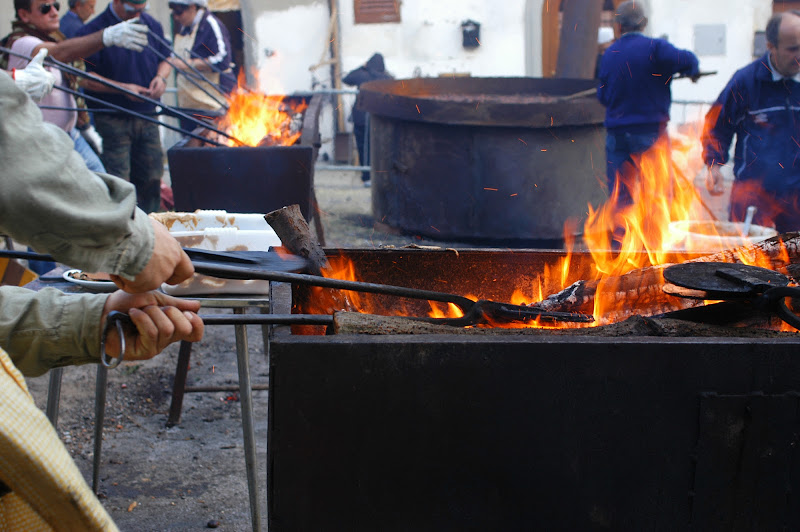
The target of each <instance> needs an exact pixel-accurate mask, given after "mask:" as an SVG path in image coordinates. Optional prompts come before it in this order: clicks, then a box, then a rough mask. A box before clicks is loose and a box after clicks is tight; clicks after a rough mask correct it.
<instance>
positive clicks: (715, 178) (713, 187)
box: [706, 164, 725, 196]
mask: <svg viewBox="0 0 800 532" xmlns="http://www.w3.org/2000/svg"><path fill="white" fill-rule="evenodd" d="M706 189H708V192H709V193H710V194H711V195H712V196H721V195H722V194H723V193H724V192H725V178H724V177H722V171H721V170H720V169H719V166H717V165H716V164H712V165H710V166H709V167H708V173H707V174H706Z"/></svg>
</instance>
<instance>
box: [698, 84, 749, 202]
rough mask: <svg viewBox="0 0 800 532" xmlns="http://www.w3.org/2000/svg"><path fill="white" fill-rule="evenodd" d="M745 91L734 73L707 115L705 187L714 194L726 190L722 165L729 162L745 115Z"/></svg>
mask: <svg viewBox="0 0 800 532" xmlns="http://www.w3.org/2000/svg"><path fill="white" fill-rule="evenodd" d="M742 90H743V89H742V88H741V87H738V84H737V83H736V77H735V76H734V77H733V79H731V81H730V82H728V85H727V86H726V87H725V89H723V91H722V92H721V93H720V95H719V97H718V98H717V101H716V102H715V103H714V105H713V106H712V107H711V109H710V110H709V111H708V113H707V114H706V118H705V124H704V126H703V133H702V137H701V141H702V143H703V162H705V164H706V167H707V168H708V173H707V175H706V188H707V189H708V191H709V192H711V193H712V194H713V195H715V196H718V195H721V194H722V192H723V178H722V172H721V171H720V166H722V165H724V164H725V163H727V162H728V153H729V152H730V147H731V142H732V141H733V136H734V134H735V133H736V124H737V123H738V121H739V120H740V118H741V117H742V116H743V114H744V109H743V107H742V104H741V102H742V101H744V97H743V95H742V92H741V91H742Z"/></svg>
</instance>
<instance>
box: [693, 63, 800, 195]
mask: <svg viewBox="0 0 800 532" xmlns="http://www.w3.org/2000/svg"><path fill="white" fill-rule="evenodd" d="M734 134H735V135H736V149H735V150H734V156H733V173H734V175H735V176H736V179H737V180H749V179H756V180H759V181H761V183H762V185H763V187H764V189H765V190H767V191H772V192H782V191H789V190H793V191H795V192H796V191H798V190H800V83H797V82H796V81H793V80H781V81H773V80H772V72H771V70H770V69H769V66H768V57H767V55H765V56H764V57H762V58H760V59H757V60H755V61H753V62H752V63H750V64H749V65H747V66H746V67H744V68H742V69H741V70H739V71H737V72H736V73H735V74H734V75H733V77H732V78H731V80H730V81H729V82H728V85H727V86H726V87H725V89H723V91H722V93H721V94H720V95H719V97H718V98H717V101H716V102H715V104H714V106H713V107H712V108H711V110H710V111H709V112H708V114H707V115H706V127H705V131H704V134H703V160H704V161H705V163H706V164H707V165H710V164H715V163H717V164H718V163H726V162H727V161H728V152H729V150H730V145H731V141H732V140H733V135H734Z"/></svg>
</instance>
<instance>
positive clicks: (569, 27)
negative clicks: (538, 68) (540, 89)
mask: <svg viewBox="0 0 800 532" xmlns="http://www.w3.org/2000/svg"><path fill="white" fill-rule="evenodd" d="M602 10H603V0H569V2H565V3H564V14H563V22H562V24H561V34H560V35H561V37H560V43H559V46H558V61H557V63H556V77H557V78H580V79H592V78H593V77H594V68H595V63H596V62H597V30H598V28H599V27H600V14H601V12H602Z"/></svg>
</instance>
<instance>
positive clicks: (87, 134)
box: [80, 124, 103, 155]
mask: <svg viewBox="0 0 800 532" xmlns="http://www.w3.org/2000/svg"><path fill="white" fill-rule="evenodd" d="M80 132H81V136H82V137H83V139H84V140H85V141H86V142H88V143H89V145H90V146H91V147H92V149H93V150H94V151H95V153H96V154H98V155H100V154H101V153H103V137H101V136H100V134H99V133H98V132H97V130H96V129H95V128H94V126H93V125H91V124H89V125H88V126H87V127H85V128H84V129H81V130H80Z"/></svg>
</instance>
